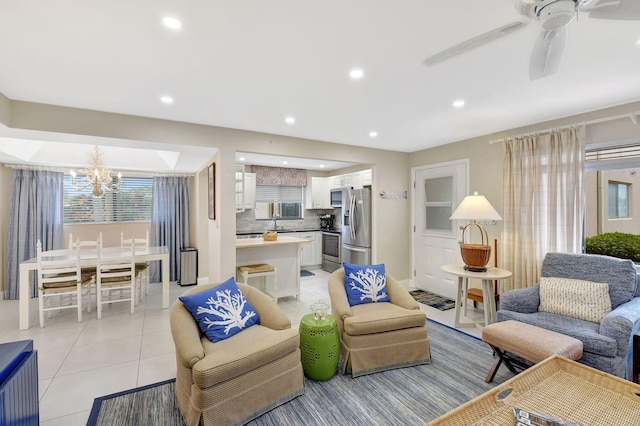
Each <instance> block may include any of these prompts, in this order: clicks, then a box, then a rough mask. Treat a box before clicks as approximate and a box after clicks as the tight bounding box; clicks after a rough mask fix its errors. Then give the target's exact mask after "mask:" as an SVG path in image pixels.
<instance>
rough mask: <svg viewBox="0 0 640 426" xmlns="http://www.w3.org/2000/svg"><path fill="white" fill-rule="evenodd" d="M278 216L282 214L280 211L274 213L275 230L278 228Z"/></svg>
mask: <svg viewBox="0 0 640 426" xmlns="http://www.w3.org/2000/svg"><path fill="white" fill-rule="evenodd" d="M278 217H280V215H278V213H274V214H273V217H272V218H273V231H277V230H278Z"/></svg>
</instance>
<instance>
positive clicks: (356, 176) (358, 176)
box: [352, 172, 362, 189]
mask: <svg viewBox="0 0 640 426" xmlns="http://www.w3.org/2000/svg"><path fill="white" fill-rule="evenodd" d="M352 176H353V185H352V186H353V189H362V172H358V173H353V174H352Z"/></svg>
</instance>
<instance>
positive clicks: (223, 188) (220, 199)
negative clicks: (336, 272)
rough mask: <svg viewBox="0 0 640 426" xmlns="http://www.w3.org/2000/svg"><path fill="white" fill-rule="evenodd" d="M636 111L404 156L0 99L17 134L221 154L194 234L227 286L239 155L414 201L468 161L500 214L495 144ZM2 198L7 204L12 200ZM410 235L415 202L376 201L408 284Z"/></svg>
mask: <svg viewBox="0 0 640 426" xmlns="http://www.w3.org/2000/svg"><path fill="white" fill-rule="evenodd" d="M638 110H640V102H636V103H632V104H628V105H625V106H621V107H615V108H609V109H606V110H602V111H597V112H591V113H586V114H582V115H578V116H574V117H568V118H563V119H558V120H553V121H549V122H546V123H540V124H537V125H532V126H527V127H523V128H519V129H513V130H509V131H504V132H500V133H496V134H493V135H488V136H484V137H478V138H474V139H469V140H465V141H460V142H457V143H453V144H450V145H445V146H440V147H435V148H430V149H426V150H422V151H418V152H415V153H412V154H406V153H399V152H392V151H384V150H376V149H370V148H364V147H356V146H348V145H338V144H332V143H328V142H320V141H312V140H306V139H299V138H292V137H285V136H277V135H271V134H263V133H256V132H249V131H242V130H234V129H226V128H219V127H212V126H204V125H198V124H189V123H181V122H172V121H167V120H158V119H150V118H144V117H134V116H127V115H121V114H111V113H103V112H97V111H89V110H81V109H74V108H65V107H58V106H52V105H43V104H35V103H28V102H21V101H7V100H6V98H4V97H3V96H1V95H0V124H5V125H7V126H9V127H13V128H16V129H26V130H32V131H42V132H54V133H68V134H77V135H88V136H101V137H105V138H120V139H129V140H132V141H136V140H139V141H153V142H160V143H168V144H185V145H198V146H210V147H216V148H218V152H217V153H216V155H215V158H213V159H212V161H215V162H216V214H217V219H216V220H215V221H211V220H209V219H208V218H207V214H206V211H207V210H206V169H203V170H202V171H200V172H199V173H198V176H197V178H196V179H195V182H194V188H195V191H194V192H195V194H196V195H195V196H196V200H195V201H194V202H195V204H196V207H195V211H196V212H197V213H196V214H197V218H196V219H195V220H194V221H193V222H192V223H193V224H194V226H193V228H192V232H194V234H195V238H194V240H193V241H195V246H196V247H197V248H198V251H199V260H200V262H199V264H200V268H199V274H200V276H208V277H209V280H210V281H216V280H221V279H225V278H226V277H229V276H231V275H233V273H234V266H235V250H234V249H233V247H234V244H235V152H236V151H244V152H257V153H264V154H272V155H287V156H299V157H306V158H318V159H324V160H336V161H349V162H353V163H358V164H365V165H367V167H366V168H369V167H370V168H371V169H372V170H373V188H374V192H375V193H376V194H377V193H379V192H380V191H385V192H402V191H408V192H409V194H410V193H411V191H409V189H410V185H411V176H410V174H411V168H412V167H417V166H423V165H428V164H436V163H440V162H446V161H453V160H458V159H463V158H468V159H469V160H470V161H469V164H470V170H469V173H470V175H469V178H470V179H469V180H470V188H469V189H470V191H478V192H479V193H480V194H483V195H485V196H486V197H487V198H488V199H489V201H490V202H491V203H492V204H493V205H494V207H495V208H496V209H497V210H498V212H501V211H502V207H501V203H502V198H501V185H502V177H501V173H502V157H503V149H504V148H503V146H502V145H501V144H493V145H491V144H490V143H489V142H490V140H492V139H498V138H502V137H506V136H510V135H513V134H518V133H524V132H529V131H535V130H541V129H547V128H550V127H554V126H561V125H566V124H572V123H576V122H580V121H583V120H593V119H597V118H601V117H608V116H612V115H617V114H622V113H630V112H635V111H638ZM638 136H640V126H638V125H634V124H633V123H632V121H631V120H628V119H624V120H616V121H613V122H607V123H601V124H597V125H590V126H588V127H587V138H588V142H589V143H596V142H603V141H609V140H618V139H628V138H634V137H638ZM425 142H428V141H425ZM105 143H108V140H105ZM133 143H135V142H133ZM354 169H357V168H354ZM6 185H8V184H5V185H4V186H5V187H6ZM0 196H2V200H4V202H5V203H6V201H7V196H8V193H5V194H0ZM3 204H4V203H3ZM4 205H7V204H4ZM3 214H4V213H3ZM2 223H3V224H4V225H3V227H2V230H1V232H2V233H3V234H4V235H6V220H3V221H2ZM487 228H488V232H489V238H490V239H494V238H497V239H498V240H499V239H500V233H501V231H502V225H501V223H500V222H499V223H498V224H497V225H492V226H488V227H487ZM410 231H411V200H410V199H406V200H405V199H391V200H383V199H381V198H379V197H378V196H374V198H373V247H374V248H373V261H374V262H384V263H385V264H386V265H387V270H388V271H389V273H391V274H392V275H394V276H396V277H397V278H398V279H401V280H404V279H409V278H410V277H411V275H412V273H411V250H412V248H411V243H410V242H411V232H410ZM3 241H6V238H3ZM4 244H6V242H5V243H4Z"/></svg>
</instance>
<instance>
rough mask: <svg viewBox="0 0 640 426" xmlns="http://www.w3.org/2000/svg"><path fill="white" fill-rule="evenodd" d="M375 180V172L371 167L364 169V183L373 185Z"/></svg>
mask: <svg viewBox="0 0 640 426" xmlns="http://www.w3.org/2000/svg"><path fill="white" fill-rule="evenodd" d="M372 181H373V174H372V172H371V169H368V170H363V171H362V185H371V183H372Z"/></svg>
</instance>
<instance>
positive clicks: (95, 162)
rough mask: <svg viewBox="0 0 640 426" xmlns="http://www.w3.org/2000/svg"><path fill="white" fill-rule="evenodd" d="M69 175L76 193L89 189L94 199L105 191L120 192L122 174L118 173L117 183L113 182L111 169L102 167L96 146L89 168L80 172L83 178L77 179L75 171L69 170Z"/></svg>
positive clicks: (100, 156) (100, 155)
mask: <svg viewBox="0 0 640 426" xmlns="http://www.w3.org/2000/svg"><path fill="white" fill-rule="evenodd" d="M69 174H70V175H71V185H72V186H73V189H75V190H76V191H83V190H85V189H87V188H91V193H92V194H93V196H94V197H101V196H102V195H103V194H104V193H105V191H106V192H118V191H120V182H121V180H122V179H121V178H122V173H118V179H117V181H116V182H113V178H112V177H111V169H108V168H106V167H103V166H102V154H101V153H100V150H99V149H98V147H97V146H96V152H95V154H93V155H92V156H91V160H90V164H89V166H88V167H85V168H84V169H82V170H80V174H81V175H84V176H80V177H77V173H76V171H75V170H71V171H70V172H69ZM76 177H77V178H76Z"/></svg>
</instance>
